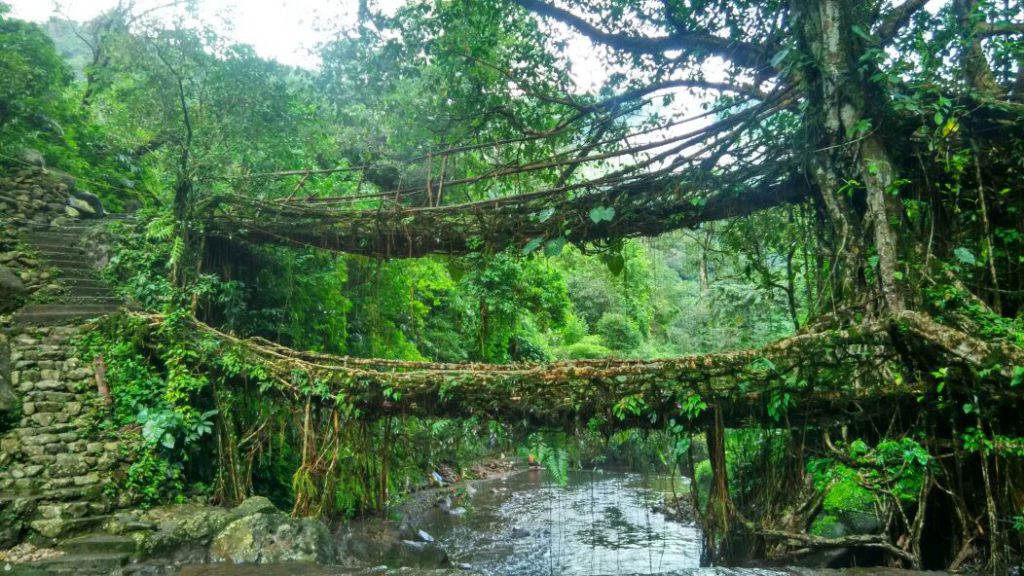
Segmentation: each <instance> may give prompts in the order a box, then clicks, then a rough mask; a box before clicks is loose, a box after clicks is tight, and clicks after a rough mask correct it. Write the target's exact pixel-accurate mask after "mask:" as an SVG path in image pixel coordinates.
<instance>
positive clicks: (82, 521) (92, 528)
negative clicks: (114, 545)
mask: <svg viewBox="0 0 1024 576" xmlns="http://www.w3.org/2000/svg"><path fill="white" fill-rule="evenodd" d="M110 518H111V517H110V515H109V514H104V515H101V516H86V517H85V518H53V519H41V518H40V519H36V520H32V521H31V522H29V527H31V528H32V529H33V530H35V531H36V532H37V533H39V534H40V535H41V536H43V537H44V538H66V537H68V536H75V535H78V534H84V533H86V532H96V531H99V530H101V529H102V528H103V525H104V524H106V523H107V521H108V520H110Z"/></svg>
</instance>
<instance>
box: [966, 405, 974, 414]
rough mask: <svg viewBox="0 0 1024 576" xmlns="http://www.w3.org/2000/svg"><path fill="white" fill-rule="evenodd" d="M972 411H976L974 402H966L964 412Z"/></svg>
mask: <svg viewBox="0 0 1024 576" xmlns="http://www.w3.org/2000/svg"><path fill="white" fill-rule="evenodd" d="M971 412H974V404H971V403H967V404H964V414H970V413H971Z"/></svg>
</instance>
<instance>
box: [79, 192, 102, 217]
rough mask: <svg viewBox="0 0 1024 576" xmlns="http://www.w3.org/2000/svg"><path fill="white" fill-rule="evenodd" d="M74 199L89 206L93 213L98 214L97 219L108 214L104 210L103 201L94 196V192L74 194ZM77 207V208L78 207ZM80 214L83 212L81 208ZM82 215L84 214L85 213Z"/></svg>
mask: <svg viewBox="0 0 1024 576" xmlns="http://www.w3.org/2000/svg"><path fill="white" fill-rule="evenodd" d="M73 197H74V198H75V199H77V200H81V201H82V202H85V203H86V204H88V205H89V207H91V208H92V209H93V212H94V213H95V214H96V216H97V217H102V216H103V215H104V214H106V211H105V210H103V201H102V200H100V197H99V196H97V195H95V194H93V193H92V192H86V191H84V190H79V191H78V192H75V193H74V196H73ZM75 207H76V208H77V207H78V206H75ZM79 212H82V210H81V209H80V208H79ZM82 213H83V214H84V213H85V212H82Z"/></svg>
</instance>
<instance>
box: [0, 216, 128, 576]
mask: <svg viewBox="0 0 1024 576" xmlns="http://www.w3.org/2000/svg"><path fill="white" fill-rule="evenodd" d="M109 220H110V219H94V220H77V221H72V222H64V223H61V224H59V225H43V226H37V227H31V228H24V229H22V231H21V234H20V240H21V243H22V244H23V245H25V247H26V248H27V250H26V252H34V253H35V255H36V256H37V261H38V265H39V268H40V269H46V270H47V272H49V273H50V274H51V280H49V283H50V285H49V286H47V290H45V291H39V292H37V293H36V294H34V295H33V296H32V297H31V299H30V301H29V303H28V304H27V305H25V306H23V307H22V308H21V309H20V310H18V311H17V312H15V313H14V314H13V316H12V317H11V325H10V327H9V328H8V330H7V334H6V335H5V336H4V337H3V338H2V340H3V341H2V344H3V346H0V371H2V372H3V374H2V375H0V376H3V378H4V380H5V381H6V382H7V383H8V384H9V386H10V388H12V389H13V391H14V393H15V395H16V397H17V398H18V404H17V406H16V408H15V409H14V411H13V413H8V414H6V415H5V418H6V420H7V422H6V430H5V431H3V433H2V434H0V548H2V547H5V546H9V545H12V544H13V543H16V542H18V541H20V540H21V539H22V538H24V537H25V536H26V535H28V536H29V537H30V540H31V541H33V542H34V543H36V544H37V545H43V546H50V545H52V544H54V543H55V542H58V541H61V540H63V539H65V538H67V537H68V536H71V535H75V534H81V533H86V532H90V531H94V530H99V529H101V528H102V526H103V524H104V523H105V522H106V521H107V520H108V519H109V516H108V514H109V513H110V510H111V509H112V508H113V502H111V501H110V498H109V497H108V496H107V495H106V494H105V489H106V487H107V486H108V485H109V484H110V481H111V473H112V470H113V468H114V466H115V464H116V463H117V462H118V461H119V459H120V458H121V455H120V449H121V448H120V444H119V443H118V442H116V441H111V440H110V439H105V438H106V436H105V435H104V434H101V433H97V432H96V423H97V422H98V421H100V420H102V418H103V415H104V414H105V412H106V410H107V407H106V406H105V405H104V402H103V399H102V398H101V397H100V395H99V394H98V393H97V384H96V381H95V370H94V369H93V367H92V366H89V365H88V364H87V363H85V362H83V361H82V360H81V359H80V357H79V352H78V349H77V346H76V343H75V342H76V338H77V337H78V336H79V334H80V333H81V331H82V330H83V329H85V328H83V327H81V326H78V325H77V324H78V322H79V321H81V320H87V319H92V318H97V317H100V316H105V315H107V314H110V313H112V312H115V311H117V310H118V309H120V308H121V307H122V306H123V305H124V300H123V299H122V298H119V297H118V296H117V295H116V294H115V292H114V290H113V288H112V287H111V286H109V285H108V284H107V283H106V282H104V281H103V279H102V278H101V276H100V274H99V271H100V267H101V266H102V265H104V264H105V262H104V261H103V260H104V259H105V255H104V252H105V249H104V248H103V242H102V241H101V240H100V238H101V237H102V236H103V234H102V226H104V224H105V223H106V222H108V221H109ZM93 544H96V543H93ZM97 546H99V544H97ZM76 556H77V557H79V558H78V560H75V559H74V558H75V557H76ZM62 558H64V559H63V560H62V559H55V560H54V564H53V565H52V566H51V565H47V566H45V568H46V570H47V572H50V573H68V574H72V573H79V572H76V571H75V569H76V563H77V566H78V567H79V568H83V567H85V566H93V567H94V568H102V567H106V566H108V565H113V564H117V565H120V564H121V563H123V560H124V555H123V554H122V552H120V551H115V553H112V554H111V553H108V552H101V551H97V550H85V549H82V550H74V551H71V550H69V551H68V554H66V555H65V556H64V557H62ZM93 572H94V573H100V572H97V571H95V570H94V571H93ZM81 573H83V574H84V573H86V572H81Z"/></svg>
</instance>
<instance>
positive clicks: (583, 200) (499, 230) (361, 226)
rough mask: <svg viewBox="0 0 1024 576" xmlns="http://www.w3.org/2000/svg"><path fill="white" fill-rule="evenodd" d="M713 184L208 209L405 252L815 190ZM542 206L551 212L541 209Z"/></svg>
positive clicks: (641, 231)
mask: <svg viewBox="0 0 1024 576" xmlns="http://www.w3.org/2000/svg"><path fill="white" fill-rule="evenodd" d="M714 186H715V185H714V183H713V182H709V183H704V184H701V185H697V184H686V183H682V182H680V181H678V180H675V179H670V178H644V179H638V180H637V181H635V182H633V183H630V184H623V185H620V186H618V187H615V188H612V189H609V190H606V191H603V192H591V193H586V194H583V195H580V196H578V197H576V198H573V199H568V200H557V201H555V202H552V201H551V197H550V196H545V195H537V196H532V195H527V196H528V197H526V198H525V199H523V200H521V201H516V199H515V198H503V199H496V200H494V201H487V202H477V203H474V204H468V205H456V206H442V207H434V208H404V207H401V206H396V207H394V208H381V209H368V210H345V209H342V210H339V209H332V208H330V207H326V208H322V209H317V208H316V207H314V206H308V205H303V204H301V203H293V205H282V204H278V203H254V202H251V201H247V200H245V199H243V198H239V197H229V198H224V199H222V206H221V209H219V211H218V213H216V214H212V215H210V216H208V217H207V225H206V230H207V233H208V234H210V235H212V236H220V237H225V238H230V239H237V240H244V241H247V242H253V243H261V244H265V243H271V244H283V245H292V246H309V247H315V248H322V249H326V250H332V251H336V252H347V253H353V254H365V255H376V256H385V257H389V258H405V257H419V256H423V255H426V254H466V253H469V252H477V251H490V252H494V251H501V250H504V249H506V248H510V247H522V246H524V245H526V244H527V243H528V242H529V241H531V240H534V239H541V240H544V239H548V240H550V239H555V238H565V239H566V240H568V241H570V242H573V243H575V244H577V245H584V244H586V243H587V242H592V241H596V240H604V239H609V238H626V237H639V236H656V235H658V234H661V233H663V232H667V231H670V230H675V229H679V228H692V227H695V226H697V225H699V224H701V223H703V222H709V221H714V220H722V219H726V218H732V217H737V216H744V215H747V214H751V213H754V212H757V211H760V210H765V209H767V208H771V207H773V206H779V205H782V204H786V203H796V202H800V201H802V200H804V199H806V198H808V197H809V196H810V191H809V189H808V188H807V185H806V184H805V183H804V181H803V180H802V179H800V178H797V177H790V178H788V179H786V180H783V181H766V182H764V183H762V184H760V185H757V186H753V187H750V188H746V189H743V188H733V189H731V190H730V189H729V188H725V189H723V190H718V191H715V188H714ZM723 188H724V185H723ZM709 189H710V191H709ZM245 202H249V203H248V204H245ZM608 206H610V207H613V208H614V209H615V216H614V217H613V218H612V219H611V221H601V222H597V223H595V222H593V220H592V219H591V218H590V213H591V210H593V209H594V208H597V207H608ZM548 211H550V212H548ZM542 213H547V214H548V216H547V217H541V216H540V215H541V214H542Z"/></svg>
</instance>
